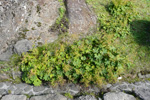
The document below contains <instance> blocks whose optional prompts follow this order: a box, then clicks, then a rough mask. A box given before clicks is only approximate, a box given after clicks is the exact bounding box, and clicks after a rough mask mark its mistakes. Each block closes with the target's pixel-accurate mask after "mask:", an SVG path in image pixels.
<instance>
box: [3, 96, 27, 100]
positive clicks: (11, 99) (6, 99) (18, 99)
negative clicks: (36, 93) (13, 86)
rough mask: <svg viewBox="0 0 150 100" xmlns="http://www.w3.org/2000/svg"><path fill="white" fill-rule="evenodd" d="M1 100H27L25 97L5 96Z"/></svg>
mask: <svg viewBox="0 0 150 100" xmlns="http://www.w3.org/2000/svg"><path fill="white" fill-rule="evenodd" d="M1 100H27V97H26V96H25V95H5V96H3V97H2V99H1Z"/></svg>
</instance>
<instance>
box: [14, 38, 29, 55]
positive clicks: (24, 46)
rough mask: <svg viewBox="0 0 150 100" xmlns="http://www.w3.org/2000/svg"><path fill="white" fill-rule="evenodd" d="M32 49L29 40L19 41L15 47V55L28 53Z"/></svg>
mask: <svg viewBox="0 0 150 100" xmlns="http://www.w3.org/2000/svg"><path fill="white" fill-rule="evenodd" d="M30 49H32V43H31V42H30V41H28V40H27V39H25V40H21V41H18V42H17V43H16V44H15V46H14V51H15V53H17V54H19V55H21V54H22V53H23V52H27V51H29V50H30Z"/></svg>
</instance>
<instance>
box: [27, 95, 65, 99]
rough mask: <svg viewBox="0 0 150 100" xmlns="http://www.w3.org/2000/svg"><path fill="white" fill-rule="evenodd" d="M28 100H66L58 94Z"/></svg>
mask: <svg viewBox="0 0 150 100" xmlns="http://www.w3.org/2000/svg"><path fill="white" fill-rule="evenodd" d="M30 100H67V98H66V97H64V96H63V95H60V94H48V95H42V96H33V97H31V98H30Z"/></svg>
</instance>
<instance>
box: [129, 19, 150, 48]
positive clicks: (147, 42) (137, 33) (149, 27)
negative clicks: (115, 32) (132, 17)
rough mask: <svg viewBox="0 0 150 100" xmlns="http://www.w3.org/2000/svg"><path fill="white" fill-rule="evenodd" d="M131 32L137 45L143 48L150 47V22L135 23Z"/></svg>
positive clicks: (132, 24)
mask: <svg viewBox="0 0 150 100" xmlns="http://www.w3.org/2000/svg"><path fill="white" fill-rule="evenodd" d="M130 31H131V33H132V34H133V36H134V39H135V41H136V42H137V43H139V44H140V45H143V46H150V21H145V20H137V21H133V22H132V23H131V28H130Z"/></svg>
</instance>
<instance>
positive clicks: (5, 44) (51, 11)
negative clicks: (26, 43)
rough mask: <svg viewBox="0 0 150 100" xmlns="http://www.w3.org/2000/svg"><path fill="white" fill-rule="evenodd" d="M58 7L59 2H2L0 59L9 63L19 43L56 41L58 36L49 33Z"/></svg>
mask: <svg viewBox="0 0 150 100" xmlns="http://www.w3.org/2000/svg"><path fill="white" fill-rule="evenodd" d="M59 8H60V4H59V2H58V0H1V1H0V60H8V58H9V57H10V56H11V55H12V53H13V49H12V48H13V46H14V44H15V43H16V41H18V40H22V39H27V40H30V41H32V42H33V43H35V44H36V45H38V44H39V43H45V42H53V41H54V40H56V39H57V34H56V33H54V32H49V31H48V30H49V27H50V26H52V25H53V24H54V23H55V21H56V19H57V18H58V17H59V11H58V9H59ZM10 47H12V48H10ZM19 53H20V52H19Z"/></svg>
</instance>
